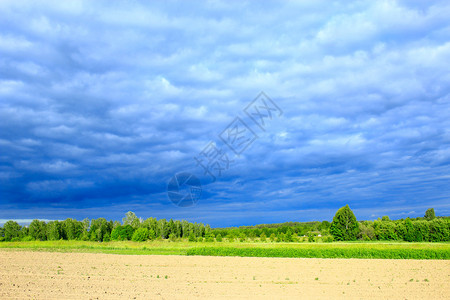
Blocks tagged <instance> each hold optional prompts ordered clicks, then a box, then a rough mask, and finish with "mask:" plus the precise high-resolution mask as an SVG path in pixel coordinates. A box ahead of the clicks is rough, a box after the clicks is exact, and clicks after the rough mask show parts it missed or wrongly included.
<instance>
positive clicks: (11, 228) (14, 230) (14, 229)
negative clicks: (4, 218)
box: [3, 221, 21, 241]
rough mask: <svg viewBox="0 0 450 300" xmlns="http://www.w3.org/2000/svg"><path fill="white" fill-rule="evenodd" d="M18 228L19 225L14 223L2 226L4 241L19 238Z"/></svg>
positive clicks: (10, 222) (9, 222)
mask: <svg viewBox="0 0 450 300" xmlns="http://www.w3.org/2000/svg"><path fill="white" fill-rule="evenodd" d="M20 228H21V226H20V225H19V223H17V222H15V221H8V222H6V223H5V225H3V230H4V235H5V241H10V240H12V239H16V238H19V236H20Z"/></svg>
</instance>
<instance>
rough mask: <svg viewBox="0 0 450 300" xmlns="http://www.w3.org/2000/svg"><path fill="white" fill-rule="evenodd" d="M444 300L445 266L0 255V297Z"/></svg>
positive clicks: (449, 266)
mask: <svg viewBox="0 0 450 300" xmlns="http://www.w3.org/2000/svg"><path fill="white" fill-rule="evenodd" d="M23 298H38V299H96V298H99V299H105V298H108V299H111V298H117V299H118V298H120V299H134V298H136V299H190V298H208V299H210V298H223V299H235V298H241V299H242V298H245V299H248V298H257V299H261V298H266V299H287V298H296V299H301V298H304V299H317V298H323V299H336V298H342V299H344V298H345V299H349V298H352V299H353V298H355V299H375V298H376V299H439V298H441V299H450V261H444V260H439V261H437V260H380V259H373V260H368V259H311V258H307V259H302V258H253V257H250V258H241V257H202V256H158V255H151V256H144V255H111V254H93V253H52V252H29V251H14V250H0V299H23Z"/></svg>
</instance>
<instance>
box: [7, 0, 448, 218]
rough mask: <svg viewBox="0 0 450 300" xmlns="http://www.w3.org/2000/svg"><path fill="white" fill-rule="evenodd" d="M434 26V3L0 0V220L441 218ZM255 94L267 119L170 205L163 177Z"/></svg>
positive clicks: (442, 116)
mask: <svg viewBox="0 0 450 300" xmlns="http://www.w3.org/2000/svg"><path fill="white" fill-rule="evenodd" d="M449 14H450V6H449V5H448V4H447V3H446V2H444V1H441V2H433V3H431V4H424V3H423V2H421V1H416V2H409V1H399V2H393V1H378V2H372V1H361V2H357V3H347V2H342V3H338V2H335V3H333V4H330V3H329V2H328V1H315V2H314V3H308V2H302V1H300V2H290V3H287V2H286V3H283V4H280V3H278V2H263V3H256V2H253V3H252V2H243V3H237V2H236V3H233V4H232V5H230V4H227V3H225V2H219V1H209V2H205V3H203V4H202V5H200V4H192V3H189V4H187V3H186V2H168V3H162V2H154V3H150V4H148V3H146V2H133V3H129V2H116V3H114V4H111V3H109V2H102V1H96V2H92V1H85V2H83V1H73V2H72V1H63V2H58V1H43V2H36V3H25V2H21V1H2V2H1V3H0V15H1V16H2V18H1V20H0V28H1V29H0V118H1V120H2V121H1V123H0V147H1V153H0V162H1V165H0V181H1V187H0V193H1V196H0V198H1V199H0V201H1V202H0V207H1V208H2V214H1V215H0V217H2V218H18V219H20V218H23V219H26V218H34V217H40V218H53V219H61V218H64V217H77V218H81V217H84V216H90V217H92V216H94V217H96V216H101V215H104V216H106V217H111V218H115V219H118V218H120V216H121V215H122V214H123V213H124V212H125V211H127V210H135V211H136V213H137V214H138V215H143V216H150V215H154V216H157V217H166V218H170V217H174V218H175V217H176V218H189V219H191V220H198V221H203V222H209V223H211V224H213V225H229V224H240V223H242V222H247V223H258V222H278V221H284V220H294V219H295V220H297V219H298V220H310V219H320V218H327V219H329V218H331V216H332V214H333V213H334V211H335V210H336V208H338V207H339V206H341V205H343V204H346V203H349V204H350V206H351V207H352V208H355V212H356V213H357V216H358V218H367V219H368V218H374V217H378V216H380V215H383V214H391V215H392V216H394V215H395V216H398V217H403V216H405V214H408V213H409V214H412V215H420V214H422V213H423V211H424V210H425V209H426V208H428V207H435V209H436V211H437V213H438V214H442V215H444V214H448V213H449V209H450V208H449V204H448V195H449V188H448V187H447V185H448V184H447V182H448V180H449V163H450V150H449V149H450V148H449V144H450V132H449V129H448V128H450V121H448V115H449V113H450V104H449V100H450V99H449V89H450V88H449V87H450V84H449V83H450V73H449V71H448V70H450V63H449V62H450V43H449V40H450V23H449V22H448V17H447V16H448V15H449ZM261 90H263V91H265V92H266V93H267V94H268V95H269V96H270V97H271V98H272V99H273V100H274V102H276V103H277V105H279V106H280V107H281V108H282V109H283V111H284V114H283V116H282V117H281V118H280V119H276V120H274V121H273V122H271V123H270V124H269V126H268V128H267V131H266V132H262V131H257V130H258V128H257V127H254V129H255V131H256V132H257V134H258V136H259V138H258V139H257V140H256V141H255V143H254V144H253V145H252V146H251V147H250V148H248V150H246V151H245V153H243V155H242V156H241V157H239V158H237V159H236V161H235V164H234V165H233V166H232V167H230V169H229V170H227V171H226V172H224V174H223V176H222V177H221V178H219V179H218V181H216V182H215V183H212V184H208V183H207V182H205V185H204V196H203V198H202V199H201V200H200V202H199V203H198V205H197V206H196V207H194V208H185V209H181V208H176V207H175V206H173V205H172V204H171V203H170V202H169V201H168V199H167V196H166V194H165V189H166V184H167V182H168V180H169V179H170V177H171V176H172V175H173V174H175V173H176V172H180V171H184V170H191V171H193V172H194V171H195V172H198V173H199V174H201V173H202V170H201V168H199V167H196V166H195V161H194V160H193V157H194V156H195V155H197V154H198V153H199V152H200V151H201V150H202V149H203V148H204V147H205V146H206V145H207V144H208V143H209V142H210V141H215V142H218V143H219V144H220V139H219V137H218V135H219V134H220V132H222V130H223V129H224V128H225V127H226V126H227V125H228V124H229V123H230V122H231V121H232V120H233V119H234V117H236V116H245V115H244V114H243V111H242V110H243V109H244V108H245V107H246V105H247V104H248V103H249V102H250V101H252V100H253V98H254V97H256V96H257V95H258V93H259V92H260V91H261ZM246 120H247V121H249V119H246ZM251 126H253V125H251ZM221 145H222V146H223V147H226V146H224V145H223V144H221ZM224 149H226V148H224ZM244 219H245V221H243V220H244Z"/></svg>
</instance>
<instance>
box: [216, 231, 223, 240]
mask: <svg viewBox="0 0 450 300" xmlns="http://www.w3.org/2000/svg"><path fill="white" fill-rule="evenodd" d="M216 241H218V242H222V241H223V239H222V235H221V234H220V233H219V234H218V235H217V236H216Z"/></svg>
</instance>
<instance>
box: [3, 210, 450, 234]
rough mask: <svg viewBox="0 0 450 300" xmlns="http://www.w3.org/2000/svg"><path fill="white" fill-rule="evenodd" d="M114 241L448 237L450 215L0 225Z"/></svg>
mask: <svg viewBox="0 0 450 300" xmlns="http://www.w3.org/2000/svg"><path fill="white" fill-rule="evenodd" d="M60 239H63V240H84V241H99V242H102V241H104V242H107V241H111V240H133V241H146V240H154V239H170V240H173V241H174V240H178V239H185V240H188V241H191V242H199V241H206V242H214V241H216V242H222V241H241V242H244V241H255V242H266V241H270V242H332V241H355V240H363V241H374V240H381V241H393V240H397V241H407V242H445V241H450V218H448V217H436V216H435V213H434V209H432V208H431V209H428V210H427V211H426V213H425V215H424V217H423V218H414V219H411V218H406V219H400V220H390V219H389V217H388V216H384V217H382V218H380V219H378V220H375V221H357V220H356V217H355V215H354V214H353V212H352V210H351V209H350V207H349V206H348V205H346V206H344V207H342V208H340V209H339V210H338V211H337V212H336V215H335V216H334V218H333V221H332V222H331V223H330V222H328V221H323V222H319V221H315V222H286V223H279V224H260V225H255V226H240V227H227V228H214V229H212V228H211V227H210V226H209V225H204V224H203V223H192V222H188V221H186V220H181V221H179V220H172V219H170V220H169V221H167V220H166V219H160V220H157V219H156V218H148V219H145V220H143V219H140V218H138V217H137V216H136V215H135V214H134V213H133V212H128V213H127V214H126V215H125V218H123V219H122V223H121V222H119V221H112V220H111V221H107V220H106V219H104V218H98V219H93V220H89V219H84V220H82V221H77V220H74V219H66V220H64V221H50V222H48V223H46V222H44V221H40V220H33V221H32V222H31V224H30V225H29V226H20V225H19V224H18V223H17V222H15V221H8V222H6V223H5V224H4V226H3V227H0V241H31V240H41V241H44V240H60Z"/></svg>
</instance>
